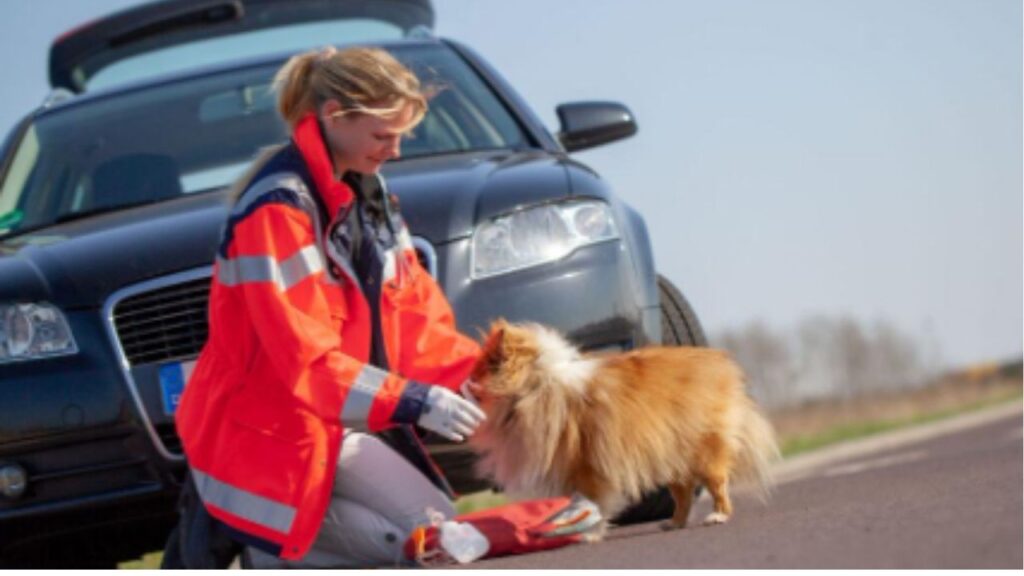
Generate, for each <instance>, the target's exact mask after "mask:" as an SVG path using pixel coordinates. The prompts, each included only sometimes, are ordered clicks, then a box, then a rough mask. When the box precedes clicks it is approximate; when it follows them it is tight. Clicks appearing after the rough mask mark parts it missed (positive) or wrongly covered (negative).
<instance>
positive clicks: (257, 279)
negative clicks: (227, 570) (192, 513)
mask: <svg viewBox="0 0 1024 576" xmlns="http://www.w3.org/2000/svg"><path fill="white" fill-rule="evenodd" d="M275 85H276V87H277V88H278V90H279V101H278V108H279V112H280V113H281V115H282V117H283V118H284V120H285V121H286V122H287V124H288V126H289V127H290V129H291V133H292V138H291V141H290V142H289V143H288V144H286V145H284V146H281V147H278V148H276V149H273V150H270V151H269V152H267V153H264V154H263V155H262V156H261V158H260V159H259V160H258V161H257V163H256V164H255V165H254V167H253V168H252V169H250V170H249V172H248V173H247V174H246V175H245V176H244V177H243V178H242V179H241V180H240V182H239V183H238V184H237V185H236V190H237V192H238V196H237V200H236V203H235V205H234V208H233V210H232V212H231V214H230V216H229V218H228V221H227V223H226V225H225V229H224V233H223V238H222V241H221V244H220V247H219V250H218V254H217V260H216V264H215V268H214V278H213V283H212V287H211V290H210V311H209V317H210V337H209V340H208V341H207V344H206V346H205V347H204V348H203V351H202V353H201V355H200V357H199V359H198V361H197V364H196V367H195V370H194V372H193V375H192V378H191V379H190V381H189V384H188V386H187V387H186V389H185V393H184V395H183V397H182V399H181V404H180V406H179V409H178V413H177V426H178V431H179V434H180V436H181V439H182V442H183V444H184V449H185V453H186V456H187V458H188V461H189V466H190V471H191V474H192V479H193V480H194V482H195V487H196V489H197V491H198V494H199V497H200V499H201V500H202V502H203V503H204V504H205V507H206V510H207V511H208V512H209V514H210V515H212V516H213V517H214V518H216V519H217V520H219V521H220V522H221V523H223V524H224V525H226V526H227V528H228V530H229V531H230V532H231V533H232V535H233V537H234V538H235V539H236V540H239V541H242V542H244V543H245V544H247V545H249V546H250V547H254V548H257V549H260V550H263V551H264V552H268V553H270V554H273V555H275V556H279V557H280V558H282V559H284V560H287V561H289V562H291V563H292V564H293V565H300V566H323V565H348V566H369V565H385V564H390V565H394V564H395V563H397V562H399V561H400V558H401V557H402V555H401V548H402V545H403V543H404V542H405V540H406V538H407V536H408V534H409V533H410V532H411V531H412V530H413V528H415V527H416V526H417V525H419V524H425V523H428V522H429V521H430V516H429V514H430V511H431V510H433V511H436V512H439V513H441V514H444V515H446V516H452V515H453V514H454V511H453V509H452V506H451V502H450V501H449V500H448V498H447V497H446V496H445V495H444V494H443V493H441V492H440V491H439V490H438V489H437V488H435V487H434V486H433V485H432V484H431V483H430V482H429V481H428V480H427V479H426V478H425V477H424V476H423V475H421V474H420V473H419V472H418V471H417V470H416V469H415V468H413V467H412V466H411V465H410V464H408V463H407V462H406V461H405V460H404V459H403V458H402V457H401V456H399V455H398V454H397V453H395V452H393V451H392V450H391V449H390V448H388V447H387V446H386V445H385V444H384V443H382V442H381V441H380V440H378V439H377V438H376V437H373V436H370V435H368V434H366V433H363V432H360V430H365V431H369V432H375V431H380V430H384V429H387V428H389V427H393V426H396V425H401V424H419V425H420V426H423V427H424V428H427V429H429V430H432V431H435V432H437V433H439V434H441V435H442V436H445V437H447V438H449V439H451V440H454V441H461V440H463V439H464V438H465V437H466V436H469V435H470V434H472V433H473V431H474V429H475V428H476V427H477V425H479V423H480V422H481V421H482V419H483V418H484V416H483V413H482V412H481V411H480V410H479V408H477V407H476V406H475V405H474V404H473V403H471V402H469V401H467V400H465V399H463V398H462V397H461V396H459V395H458V394H456V393H455V391H457V390H459V387H460V384H461V383H463V382H464V381H465V380H466V379H467V378H468V377H469V373H470V370H471V369H472V366H473V364H474V363H475V361H476V358H477V356H478V355H479V349H478V347H477V345H476V344H475V343H474V342H473V341H472V340H470V339H468V338H466V337H464V336H462V335H461V334H459V333H458V332H457V331H456V329H455V324H454V320H453V317H452V312H451V308H450V306H449V304H448V303H447V301H446V300H445V298H444V296H443V294H442V293H441V291H440V290H439V288H438V287H437V285H436V284H435V283H434V281H433V279H432V278H431V277H430V275H429V274H427V273H426V272H424V270H423V269H422V268H421V266H420V264H419V262H418V260H417V258H416V254H415V251H414V249H413V246H412V243H411V241H410V238H409V232H408V230H407V229H406V227H405V224H404V222H403V221H402V219H401V217H400V216H399V215H398V212H397V206H396V203H395V200H394V199H393V198H392V197H390V196H389V195H388V194H387V193H386V189H385V187H384V184H383V181H382V180H381V179H380V177H379V176H378V175H377V171H378V170H379V169H380V167H381V165H382V164H383V163H384V162H385V161H387V160H389V159H391V158H396V157H398V155H399V142H400V140H401V137H402V135H403V134H405V133H406V132H408V131H409V130H411V129H412V128H413V127H414V126H415V125H416V124H417V123H418V122H419V121H420V120H421V119H422V118H423V116H424V114H425V112H426V98H425V96H424V94H423V91H422V90H421V88H420V85H419V82H418V80H417V79H416V77H415V76H414V75H413V74H412V73H411V72H410V71H409V70H408V69H406V68H405V67H404V66H403V65H402V64H400V63H399V62H398V61H397V60H395V59H394V58H393V57H392V56H390V55H389V54H388V53H387V52H385V51H383V50H379V49H368V48H352V49H348V50H344V51H340V52H339V51H335V50H333V49H327V50H323V51H319V52H310V53H307V54H302V55H299V56H296V57H294V58H292V59H291V60H290V61H289V62H288V63H287V64H286V65H285V66H284V67H283V68H282V69H281V71H280V72H278V75H277V77H276V79H275Z"/></svg>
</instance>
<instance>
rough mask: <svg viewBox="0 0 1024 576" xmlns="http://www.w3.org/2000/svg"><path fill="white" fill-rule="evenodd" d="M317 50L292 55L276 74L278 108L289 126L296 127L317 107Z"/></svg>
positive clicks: (275, 87)
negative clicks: (315, 77)
mask: <svg viewBox="0 0 1024 576" xmlns="http://www.w3.org/2000/svg"><path fill="white" fill-rule="evenodd" d="M317 56H318V55H317V53H316V52H307V53H305V54H299V55H297V56H292V57H291V58H290V59H289V60H288V62H287V63H286V64H285V65H284V66H283V67H282V68H281V69H280V70H278V71H277V74H276V75H275V76H274V89H275V90H276V91H277V93H278V97H277V110H278V112H279V113H280V114H281V118H284V121H285V122H287V123H288V125H289V126H291V127H293V128H294V127H295V125H296V124H298V123H299V120H300V119H302V117H303V116H304V115H305V114H306V113H307V112H310V111H312V110H315V109H316V106H317V102H316V97H315V94H314V93H313V89H312V84H313V66H314V65H316V59H317Z"/></svg>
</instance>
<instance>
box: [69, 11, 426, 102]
mask: <svg viewBox="0 0 1024 576" xmlns="http://www.w3.org/2000/svg"><path fill="white" fill-rule="evenodd" d="M338 22H350V23H362V22H370V23H372V22H379V23H381V24H386V25H387V26H388V27H390V28H391V29H395V30H396V31H397V34H398V35H403V34H404V35H409V34H411V33H414V32H415V31H417V30H427V31H429V30H432V29H433V25H434V9H433V6H432V4H431V2H430V0H372V1H366V0H161V1H157V2H149V3H146V4H143V5H140V6H135V7H132V8H128V9H126V10H122V11H120V12H116V13H114V14H111V15H108V16H106V17H103V18H100V19H98V20H95V21H93V22H89V23H86V24H84V25H82V26H79V27H77V28H75V29H73V30H70V31H68V32H66V33H65V34H63V35H61V36H60V37H58V38H57V39H56V40H55V41H54V43H53V45H52V46H51V47H50V55H49V78H50V85H51V87H52V88H54V89H57V88H62V89H66V90H70V91H72V92H83V91H85V89H86V85H87V84H88V83H89V81H90V79H91V78H93V77H94V76H95V75H96V74H97V73H98V72H100V71H102V70H104V69H105V68H108V67H110V66H112V65H114V64H118V63H124V62H125V61H126V60H130V59H132V58H135V59H138V57H140V56H145V55H153V54H160V53H166V52H167V51H168V50H171V49H175V48H178V49H180V48H183V47H186V46H190V45H202V44H203V43H204V42H205V43H209V42H211V41H222V42H223V41H229V40H230V39H234V38H245V37H252V35H253V34H259V33H267V32H275V31H280V30H283V29H286V28H288V27H294V26H296V25H307V26H310V25H320V24H325V23H338ZM392 37H397V36H392ZM374 39H376V38H374ZM345 40H346V38H344V37H338V38H336V39H333V38H332V39H331V41H329V42H327V43H330V44H334V43H336V42H337V41H345ZM258 45H259V46H260V47H261V48H262V47H263V46H264V45H265V44H264V43H259V44H258ZM271 49H273V46H271ZM216 53H218V54H219V52H216ZM263 53H266V50H265V49H264V51H263ZM206 54H207V55H209V51H207V52H206Z"/></svg>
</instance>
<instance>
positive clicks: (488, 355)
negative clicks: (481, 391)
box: [472, 319, 507, 382]
mask: <svg viewBox="0 0 1024 576" xmlns="http://www.w3.org/2000/svg"><path fill="white" fill-rule="evenodd" d="M505 326H507V323H506V322H505V321H504V320H503V319H498V320H495V321H494V322H492V323H491V330H490V332H489V333H488V334H487V335H486V336H485V337H484V343H483V346H482V347H481V354H480V358H479V359H478V360H477V362H476V366H475V367H474V368H473V373H472V377H473V379H474V380H477V381H478V382H480V381H483V380H486V376H487V375H488V374H494V373H495V372H497V371H498V368H500V367H501V363H502V362H503V361H504V360H505V350H504V342H505Z"/></svg>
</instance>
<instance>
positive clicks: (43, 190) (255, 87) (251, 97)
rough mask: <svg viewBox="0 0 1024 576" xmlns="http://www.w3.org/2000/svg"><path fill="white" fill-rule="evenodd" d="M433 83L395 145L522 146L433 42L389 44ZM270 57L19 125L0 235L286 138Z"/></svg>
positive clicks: (141, 194) (126, 202)
mask: <svg viewBox="0 0 1024 576" xmlns="http://www.w3.org/2000/svg"><path fill="white" fill-rule="evenodd" d="M391 51H392V53H394V54H395V56H396V57H398V58H399V59H400V60H402V61H403V62H404V63H405V64H406V65H407V66H409V68H411V69H412V70H413V71H414V72H415V73H416V74H417V75H418V76H419V77H420V79H421V80H422V81H423V82H424V83H425V84H426V85H428V86H431V87H432V88H434V91H435V92H436V94H435V95H434V96H433V97H432V98H431V100H430V108H429V112H428V114H427V116H426V117H425V118H424V120H423V122H422V123H420V125H419V126H417V127H416V129H415V130H414V131H413V132H412V133H411V134H410V135H408V136H407V137H406V138H404V139H403V142H402V157H403V158H413V157H420V156H428V155H438V154H449V153H458V152H468V151H475V150H492V149H506V148H522V147H524V146H527V145H528V141H527V138H526V136H525V135H524V133H523V132H522V130H521V128H520V127H519V125H518V123H517V122H516V120H515V119H514V118H513V117H512V115H511V113H510V112H509V110H508V109H507V108H505V106H504V105H503V104H502V103H501V102H500V100H499V99H498V97H497V96H496V95H495V94H494V93H493V92H492V91H491V89H490V88H489V87H488V86H487V85H486V84H485V83H484V82H483V81H482V80H481V79H480V77H479V76H478V75H477V74H476V73H475V72H474V71H473V70H472V68H470V67H469V66H468V65H467V64H466V63H465V62H464V61H463V60H462V59H461V58H460V57H459V56H458V55H457V54H455V53H454V52H453V51H451V50H450V49H449V48H447V47H446V46H444V45H439V44H416V45H406V46H401V47H395V48H392V49H391ZM279 66H280V63H277V64H275V65H268V66H265V67H251V68H245V69H240V70H233V71H230V72H225V73H219V74H215V75H207V76H203V77H199V78H193V79H188V80H184V81H177V82H173V83H165V84H160V85H157V86H153V87H147V88H142V89H136V90H131V91H129V92H126V93H124V94H118V95H112V96H107V97H103V98H101V99H96V100H85V101H83V102H81V103H79V104H76V103H74V102H73V101H72V102H71V103H69V104H67V105H66V107H63V108H60V109H57V110H54V111H53V112H49V113H44V114H42V115H41V116H40V117H39V118H38V119H36V120H35V121H34V122H32V123H31V124H29V125H28V127H27V128H26V129H25V130H24V133H23V135H22V136H21V138H20V141H19V142H18V143H17V145H15V146H13V150H12V151H10V152H9V154H12V155H13V156H12V157H10V158H9V161H7V162H5V164H6V165H7V169H6V171H5V173H4V174H3V180H2V182H0V237H3V236H10V235H14V234H18V233H20V232H24V231H27V230H29V229H36V228H40V227H45V226H48V225H52V224H54V223H57V222H61V221H64V220H69V219H74V218H78V217H83V216H85V215H88V214H93V213H97V212H104V211H108V210H117V209H120V208H125V207H128V206H135V205H139V204H147V203H152V202H160V201H163V200H169V199H172V198H177V197H180V196H184V195H190V194H196V193H201V192H205V191H211V190H217V189H221V188H223V187H224V186H226V185H228V184H230V183H231V182H232V181H233V180H234V179H235V178H237V177H238V176H239V175H240V174H241V173H242V172H243V171H244V170H245V168H246V167H247V165H248V164H249V163H250V162H251V161H252V159H253V158H254V157H255V155H256V153H257V152H258V151H259V150H260V149H261V148H264V147H266V146H268V145H272V144H276V143H279V142H282V141H284V140H285V139H286V138H287V132H286V130H285V126H284V124H283V123H282V121H281V120H280V119H279V117H278V115H277V112H276V107H275V95H274V94H273V93H272V92H271V90H270V86H271V79H272V77H273V75H274V72H276V70H277V68H278V67H279Z"/></svg>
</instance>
